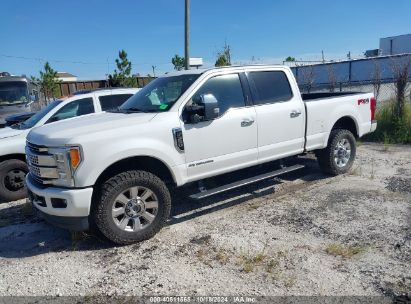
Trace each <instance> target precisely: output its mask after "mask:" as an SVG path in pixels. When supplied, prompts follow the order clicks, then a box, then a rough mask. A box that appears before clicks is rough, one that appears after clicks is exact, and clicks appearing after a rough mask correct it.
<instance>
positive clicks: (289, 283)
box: [284, 277, 297, 288]
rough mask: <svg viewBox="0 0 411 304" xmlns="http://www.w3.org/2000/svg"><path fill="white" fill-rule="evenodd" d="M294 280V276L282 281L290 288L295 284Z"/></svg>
mask: <svg viewBox="0 0 411 304" xmlns="http://www.w3.org/2000/svg"><path fill="white" fill-rule="evenodd" d="M296 282H297V281H296V279H295V278H292V277H290V278H288V279H286V280H285V281H284V286H285V288H291V287H293V286H294V285H295V283H296Z"/></svg>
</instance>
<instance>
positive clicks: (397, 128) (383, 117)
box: [364, 101, 411, 144]
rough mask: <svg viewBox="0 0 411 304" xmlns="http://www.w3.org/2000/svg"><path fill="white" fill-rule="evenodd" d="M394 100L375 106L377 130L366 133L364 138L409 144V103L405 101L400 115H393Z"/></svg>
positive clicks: (410, 104)
mask: <svg viewBox="0 0 411 304" xmlns="http://www.w3.org/2000/svg"><path fill="white" fill-rule="evenodd" d="M395 113H396V111H395V102H394V101H390V102H386V103H384V104H382V105H381V106H380V107H379V108H377V110H376V113H375V118H376V119H377V121H378V125H377V130H375V132H373V133H371V134H367V135H366V136H365V137H364V140H366V141H367V140H368V141H376V142H383V143H384V144H396V143H399V144H411V103H409V102H408V103H406V104H405V106H404V112H403V115H402V117H396V115H395Z"/></svg>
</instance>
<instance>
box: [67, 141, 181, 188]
mask: <svg viewBox="0 0 411 304" xmlns="http://www.w3.org/2000/svg"><path fill="white" fill-rule="evenodd" d="M93 150H94V151H93ZM83 151H84V161H83V163H82V164H81V165H80V167H79V168H78V169H77V171H76V173H75V180H76V186H79V187H88V186H92V185H94V184H95V183H96V181H97V179H98V178H99V176H100V175H101V174H102V173H103V172H104V170H106V169H107V168H108V167H109V166H111V165H112V164H114V163H116V162H118V161H121V160H124V159H127V158H130V157H136V156H148V157H152V158H156V159H158V160H159V161H161V162H162V163H164V164H165V165H166V166H167V168H168V169H169V170H170V172H171V174H172V176H173V179H174V181H175V182H176V184H182V181H183V179H184V176H183V175H184V173H183V172H181V170H178V165H181V164H182V163H183V162H184V160H183V155H182V154H180V153H178V152H177V150H175V149H174V146H173V142H170V143H165V142H162V141H159V140H157V139H155V138H144V139H139V140H138V141H137V140H135V141H129V142H127V143H110V145H107V146H106V147H104V148H99V149H97V150H96V149H95V148H94V149H91V148H87V147H83ZM89 155H90V157H88V156H89Z"/></svg>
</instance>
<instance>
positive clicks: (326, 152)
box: [316, 129, 356, 175]
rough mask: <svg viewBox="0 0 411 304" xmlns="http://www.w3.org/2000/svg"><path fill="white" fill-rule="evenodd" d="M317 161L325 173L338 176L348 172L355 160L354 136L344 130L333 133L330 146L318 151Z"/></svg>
mask: <svg viewBox="0 0 411 304" xmlns="http://www.w3.org/2000/svg"><path fill="white" fill-rule="evenodd" d="M316 154H317V159H318V163H319V165H320V168H321V170H322V171H323V172H324V173H328V174H332V175H338V174H343V173H346V172H348V171H349V170H350V169H351V167H352V165H353V163H354V159H355V155H356V141H355V137H354V135H353V134H352V133H351V132H350V131H348V130H343V129H336V130H333V131H331V134H330V138H329V140H328V146H327V147H326V148H325V149H323V150H320V151H317V153H316Z"/></svg>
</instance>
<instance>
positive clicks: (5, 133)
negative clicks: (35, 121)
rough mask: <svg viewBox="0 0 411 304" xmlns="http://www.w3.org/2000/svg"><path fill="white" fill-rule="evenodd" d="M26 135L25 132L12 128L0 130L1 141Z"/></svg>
mask: <svg viewBox="0 0 411 304" xmlns="http://www.w3.org/2000/svg"><path fill="white" fill-rule="evenodd" d="M22 133H24V130H18V129H12V128H10V127H5V128H4V129H0V139H3V138H8V137H14V136H18V135H20V134H22Z"/></svg>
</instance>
